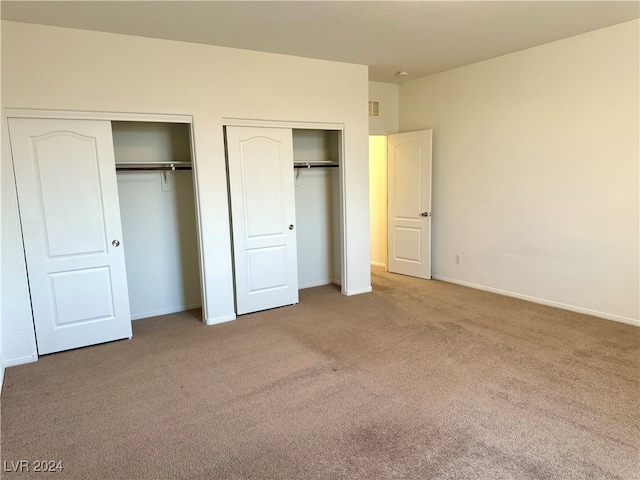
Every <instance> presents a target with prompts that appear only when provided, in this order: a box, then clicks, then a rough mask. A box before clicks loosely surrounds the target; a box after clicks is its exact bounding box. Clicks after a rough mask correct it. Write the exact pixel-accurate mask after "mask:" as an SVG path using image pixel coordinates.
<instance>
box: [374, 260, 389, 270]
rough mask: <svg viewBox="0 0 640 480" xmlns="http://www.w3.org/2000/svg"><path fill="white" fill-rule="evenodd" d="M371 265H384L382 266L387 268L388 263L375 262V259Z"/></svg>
mask: <svg viewBox="0 0 640 480" xmlns="http://www.w3.org/2000/svg"><path fill="white" fill-rule="evenodd" d="M370 263H371V265H373V266H374V267H382V268H385V269H386V268H387V264H386V263H382V262H374V261H373V260H371V262H370Z"/></svg>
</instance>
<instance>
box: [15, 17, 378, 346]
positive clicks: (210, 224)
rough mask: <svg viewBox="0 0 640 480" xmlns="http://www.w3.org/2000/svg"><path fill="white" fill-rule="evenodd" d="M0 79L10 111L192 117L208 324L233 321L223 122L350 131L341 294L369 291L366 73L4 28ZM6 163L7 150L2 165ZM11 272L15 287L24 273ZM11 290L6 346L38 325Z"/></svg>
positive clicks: (209, 49)
mask: <svg viewBox="0 0 640 480" xmlns="http://www.w3.org/2000/svg"><path fill="white" fill-rule="evenodd" d="M2 76H3V78H2V106H3V107H4V108H7V107H9V108H35V109H54V110H87V111H107V112H142V113H165V114H182V115H192V116H193V119H194V138H195V152H194V153H195V162H196V165H197V172H198V182H197V190H198V191H199V200H198V201H199V204H200V211H201V218H200V221H201V226H202V230H201V232H200V234H201V238H202V239H203V243H202V247H203V257H204V260H203V263H204V272H205V281H204V285H203V289H204V292H205V302H204V303H205V305H204V310H205V316H206V319H207V322H209V323H216V322H220V321H226V320H231V319H233V318H235V313H234V296H233V277H232V265H231V244H230V233H229V212H228V201H227V188H226V171H225V158H224V142H223V131H222V119H223V118H245V119H261V120H265V119H267V120H283V121H301V122H328V123H342V124H344V125H345V131H346V132H347V133H346V135H345V141H344V144H345V158H344V160H343V166H342V171H343V174H344V176H345V179H346V184H347V185H346V194H345V215H346V223H347V225H348V229H347V240H346V252H345V257H346V259H347V265H346V267H347V272H348V276H347V278H346V281H345V285H343V290H345V291H346V293H347V294H356V293H362V292H366V291H370V289H371V286H370V272H369V212H368V201H369V199H368V158H367V134H368V120H367V118H368V117H367V90H368V89H367V68H366V67H365V66H362V65H350V64H345V63H337V62H327V61H321V60H312V59H306V58H298V57H292V56H285V55H274V54H267V53H260V52H251V51H246V50H238V49H231V48H222V47H213V46H207V45H197V44H190V43H182V42H175V41H164V40H157V39H149V38H140V37H132V36H126V35H115V34H108V33H99V32H89V31H83V30H73V29H65V28H57V27H48V26H41V25H30V24H22V23H15V22H3V26H2ZM3 121H4V118H3ZM3 131H4V129H3ZM9 160H10V158H9V156H8V155H6V153H4V152H3V158H2V161H3V168H4V164H5V163H6V162H9ZM5 183H6V182H5ZM4 187H5V185H3V188H4ZM6 187H7V188H8V189H9V190H11V185H7V186H6ZM8 197H9V198H11V192H10V193H9V194H8ZM2 209H3V213H4V212H5V210H6V211H7V213H8V214H9V215H15V205H12V204H6V205H5V203H4V202H3V206H2ZM11 226H12V228H11V229H9V230H6V231H5V229H4V228H3V231H2V234H3V242H4V241H5V240H6V239H7V238H8V241H9V244H8V253H9V255H11V256H13V257H17V258H18V259H19V257H20V256H21V252H20V250H19V248H18V246H19V243H20V242H19V238H18V231H17V230H16V226H17V224H16V222H13V223H12V225H11ZM3 227H4V226H3ZM17 264H20V262H19V261H17ZM18 266H20V265H17V266H16V268H18ZM2 267H3V270H4V268H5V264H4V262H3V265H2ZM3 274H4V271H3ZM9 274H10V275H11V278H12V279H13V280H14V281H15V282H16V283H19V282H21V281H23V278H24V267H23V266H22V271H13V272H10V273H8V275H9ZM4 293H5V292H4V291H3V306H4V303H5V302H9V303H11V304H12V308H15V309H17V310H20V311H19V312H16V315H15V316H13V317H11V318H8V319H5V317H4V315H3V323H5V320H7V322H6V323H7V325H6V328H5V330H4V332H3V333H4V335H3V344H4V345H3V347H4V348H6V347H7V345H12V344H13V342H14V340H15V336H16V332H18V331H22V330H24V329H25V328H27V327H26V326H27V325H31V314H30V311H28V310H27V309H26V308H24V305H20V306H18V305H17V304H16V303H15V302H16V300H15V297H5V295H4ZM18 293H19V295H22V296H23V295H25V293H26V291H25V289H24V288H22V289H19V292H18ZM26 353H28V352H26ZM3 354H4V352H3ZM16 354H18V352H16ZM5 358H7V356H6V355H5Z"/></svg>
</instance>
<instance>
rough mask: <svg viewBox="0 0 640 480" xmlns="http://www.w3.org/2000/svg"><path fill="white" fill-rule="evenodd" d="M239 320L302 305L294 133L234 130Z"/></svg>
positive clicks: (231, 152)
mask: <svg viewBox="0 0 640 480" xmlns="http://www.w3.org/2000/svg"><path fill="white" fill-rule="evenodd" d="M227 149H228V161H229V184H230V190H231V211H232V222H233V225H232V231H233V249H234V261H235V276H236V304H237V313H238V314H239V315H241V314H245V313H250V312H256V311H259V310H266V309H268V308H274V307H280V306H283V305H291V304H294V303H298V273H297V253H296V232H295V230H294V229H295V196H294V185H293V141H292V134H291V130H289V129H277V128H249V127H228V128H227Z"/></svg>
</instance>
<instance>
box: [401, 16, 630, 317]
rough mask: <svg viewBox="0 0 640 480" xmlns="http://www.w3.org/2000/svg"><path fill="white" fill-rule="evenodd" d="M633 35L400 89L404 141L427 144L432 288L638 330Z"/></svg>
mask: <svg viewBox="0 0 640 480" xmlns="http://www.w3.org/2000/svg"><path fill="white" fill-rule="evenodd" d="M639 24H640V23H639V22H638V21H637V20H636V21H632V22H628V23H624V24H620V25H617V26H613V27H609V28H605V29H602V30H597V31H594V32H590V33H587V34H583V35H579V36H576V37H572V38H569V39H566V40H561V41H558V42H554V43H550V44H547V45H543V46H540V47H537V48H532V49H529V50H525V51H522V52H518V53H514V54H511V55H507V56H503V57H500V58H496V59H493V60H488V61H484V62H480V63H477V64H474V65H470V66H467V67H463V68H459V69H456V70H452V71H449V72H445V73H441V74H438V75H433V76H430V77H426V78H423V79H419V80H415V81H411V82H408V83H405V84H404V85H402V87H401V89H400V112H401V116H400V127H401V130H402V131H409V130H418V129H426V128H433V130H434V143H433V149H434V150H433V153H434V154H433V272H434V274H435V277H436V278H441V279H447V280H451V281H454V282H459V283H463V284H468V285H471V286H477V287H480V288H487V289H491V290H495V291H499V292H502V293H507V294H512V295H516V296H521V297H524V298H529V299H532V300H535V301H540V302H542V303H549V304H552V305H557V306H561V307H564V308H569V309H573V310H578V311H583V312H586V313H591V314H594V315H598V316H602V317H605V318H611V319H614V320H619V321H623V322H628V323H635V324H639V321H638V318H639V312H638V310H639V299H638V292H639V290H640V288H639V281H638V265H639V258H638V252H639V241H638V231H639V222H638V212H639V205H638V199H639V187H638V164H639V151H638V149H639V133H638V132H639V127H640V125H639V94H638V90H639V89H638V85H639V82H640V80H639V67H638V62H639V46H638V36H639ZM457 253H460V254H461V255H462V263H461V264H460V265H456V264H455V261H454V259H455V255H456V254H457Z"/></svg>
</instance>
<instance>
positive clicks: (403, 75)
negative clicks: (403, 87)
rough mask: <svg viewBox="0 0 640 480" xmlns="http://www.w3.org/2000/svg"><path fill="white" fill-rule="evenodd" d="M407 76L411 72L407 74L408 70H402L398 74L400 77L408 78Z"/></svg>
mask: <svg viewBox="0 0 640 480" xmlns="http://www.w3.org/2000/svg"><path fill="white" fill-rule="evenodd" d="M407 75H409V72H407V71H406V70H400V71H399V72H398V76H399V77H406V76H407Z"/></svg>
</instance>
